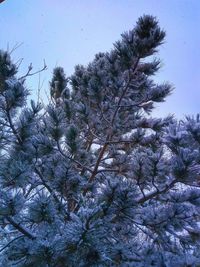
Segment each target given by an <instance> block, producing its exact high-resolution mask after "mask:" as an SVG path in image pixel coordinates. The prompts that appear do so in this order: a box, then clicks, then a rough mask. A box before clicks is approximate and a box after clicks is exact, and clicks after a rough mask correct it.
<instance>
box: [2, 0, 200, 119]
mask: <svg viewBox="0 0 200 267" xmlns="http://www.w3.org/2000/svg"><path fill="white" fill-rule="evenodd" d="M143 14H151V15H154V16H157V18H158V20H159V22H160V25H161V27H162V28H164V29H165V30H166V32H167V37H166V42H165V44H164V45H163V46H162V48H161V49H160V53H159V57H160V58H161V59H162V62H163V67H162V69H161V70H160V71H159V73H158V74H157V76H156V80H157V81H169V82H171V83H172V84H173V85H174V87H175V90H174V92H173V94H172V95H171V96H170V97H168V98H167V101H166V103H164V104H160V105H159V106H158V108H157V109H156V110H155V112H154V114H156V115H157V116H163V115H167V114H168V113H174V114H176V115H177V116H178V117H182V116H183V115H185V114H196V113H198V112H200V108H199V106H200V81H199V79H200V1H199V0H99V1H97V0H74V1H70V0H5V2H3V3H1V4H0V49H6V48H7V45H8V44H9V46H10V48H12V47H14V46H15V45H16V43H18V44H19V43H22V45H21V46H20V47H19V48H18V49H17V50H16V51H14V53H13V58H14V59H15V60H16V61H17V60H18V59H20V58H23V62H22V64H21V72H22V73H25V72H26V69H27V66H28V65H29V63H30V62H32V64H33V66H34V69H35V70H37V69H38V68H40V67H42V66H43V59H45V60H46V63H47V65H48V70H47V71H45V72H43V73H42V74H41V77H40V79H41V80H44V84H43V87H42V92H43V93H42V95H43V97H44V98H45V97H46V96H45V94H44V91H45V90H46V91H48V80H50V78H51V73H52V69H53V68H54V67H55V66H63V67H64V68H65V70H66V73H67V75H70V74H72V73H73V69H74V66H75V65H76V64H87V63H88V62H90V61H91V60H92V59H93V56H94V55H95V54H96V53H97V52H100V51H101V52H104V51H108V50H110V49H111V48H112V44H113V43H114V42H115V41H117V40H118V39H119V38H120V34H121V33H122V32H124V31H126V30H129V29H131V28H132V27H133V26H134V24H135V22H136V20H137V19H138V17H139V16H141V15H143ZM38 81H39V76H38V75H36V76H35V77H33V78H30V79H28V81H27V84H28V86H29V88H30V89H31V90H32V92H33V95H35V94H36V91H37V88H38Z"/></svg>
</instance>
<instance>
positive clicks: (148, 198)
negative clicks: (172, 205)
mask: <svg viewBox="0 0 200 267" xmlns="http://www.w3.org/2000/svg"><path fill="white" fill-rule="evenodd" d="M176 183H177V180H176V179H174V180H173V181H172V182H171V183H170V184H169V185H167V186H166V187H165V188H164V189H162V190H159V191H157V190H156V191H153V192H151V193H149V194H146V195H145V196H143V197H142V198H139V199H138V200H137V203H138V204H143V203H144V202H146V201H147V200H150V199H152V198H154V197H157V196H159V195H160V194H164V193H166V192H167V191H168V190H170V189H171V188H172V187H173V186H174V185H175V184H176Z"/></svg>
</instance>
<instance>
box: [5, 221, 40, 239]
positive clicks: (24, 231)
mask: <svg viewBox="0 0 200 267" xmlns="http://www.w3.org/2000/svg"><path fill="white" fill-rule="evenodd" d="M6 220H7V221H8V222H9V223H10V224H11V225H12V226H13V227H14V228H16V229H17V230H18V231H19V232H20V233H22V234H23V235H25V236H26V237H28V238H29V239H35V238H36V237H35V236H34V235H33V234H32V233H31V232H29V230H27V229H26V228H25V227H23V226H21V225H20V223H17V222H15V220H14V219H13V218H12V217H10V216H6Z"/></svg>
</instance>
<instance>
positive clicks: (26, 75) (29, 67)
mask: <svg viewBox="0 0 200 267" xmlns="http://www.w3.org/2000/svg"><path fill="white" fill-rule="evenodd" d="M32 69H33V66H32V63H31V64H30V65H29V66H28V71H27V73H26V74H25V75H23V76H22V77H20V78H19V80H23V79H25V78H27V77H29V76H33V75H36V74H38V73H40V72H42V71H44V70H46V69H47V65H46V63H45V60H44V66H43V68H42V69H40V70H38V71H35V72H31V71H32Z"/></svg>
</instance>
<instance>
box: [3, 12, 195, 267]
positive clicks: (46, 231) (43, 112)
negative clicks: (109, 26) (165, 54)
mask: <svg viewBox="0 0 200 267" xmlns="http://www.w3.org/2000/svg"><path fill="white" fill-rule="evenodd" d="M164 37H165V32H164V31H163V30H162V29H161V28H160V27H159V25H158V22H157V20H156V19H155V18H154V17H152V16H147V15H145V16H142V17H141V18H139V20H138V21H137V24H136V26H135V28H134V29H133V30H131V31H129V32H126V33H124V34H122V38H121V40H120V41H118V42H116V43H115V44H114V47H113V49H112V50H111V51H110V52H107V53H99V54H97V55H96V56H95V59H94V60H93V61H92V62H91V63H90V64H88V66H86V67H84V66H81V65H78V66H76V67H75V72H74V74H73V75H72V76H71V77H69V78H66V76H65V73H64V70H63V69H62V68H60V67H59V68H56V69H55V70H54V73H53V78H52V81H51V82H50V94H51V96H52V101H51V103H49V104H48V106H47V107H42V106H41V105H40V104H36V103H35V102H33V101H31V104H30V105H26V101H27V96H28V94H29V92H28V90H27V88H26V86H25V78H24V77H23V79H20V78H19V77H17V71H18V69H17V67H16V66H15V64H13V63H12V62H11V60H10V55H9V53H8V52H2V51H1V52H0V149H1V152H0V156H1V161H0V226H1V228H0V229H1V231H0V238H1V242H0V254H1V255H0V266H5V267H9V266H10V267H11V266H17V267H48V266H49V267H75V266H80V267H81V266H82V267H86V266H87V267H89V266H91V267H95V266H96V267H97V266H99V267H100V266H102V267H103V266H111V267H112V266H113V267H114V266H122V267H126V266H127V267H128V266H133V267H134V266H137V267H145V266H146V267H150V266H157V267H161V266H163V267H164V266H165V267H173V266H174V267H184V266H188V267H189V266H200V227H199V219H200V218H199V214H200V189H199V185H200V178H199V177H200V173H199V172H200V165H199V164H200V117H199V115H197V116H196V117H186V118H185V119H184V120H182V121H177V120H176V119H174V118H173V117H172V116H168V117H166V118H162V119H161V118H152V117H151V116H150V113H151V111H152V109H153V108H154V103H157V102H163V101H164V100H165V98H166V97H167V96H168V95H169V94H170V93H171V91H172V86H171V85H170V84H168V83H163V84H157V83H155V81H154V80H153V76H154V75H155V74H156V72H157V71H158V69H159V67H160V61H159V59H156V58H154V55H155V54H156V52H157V49H158V47H159V45H161V44H162V43H163V42H164Z"/></svg>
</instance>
